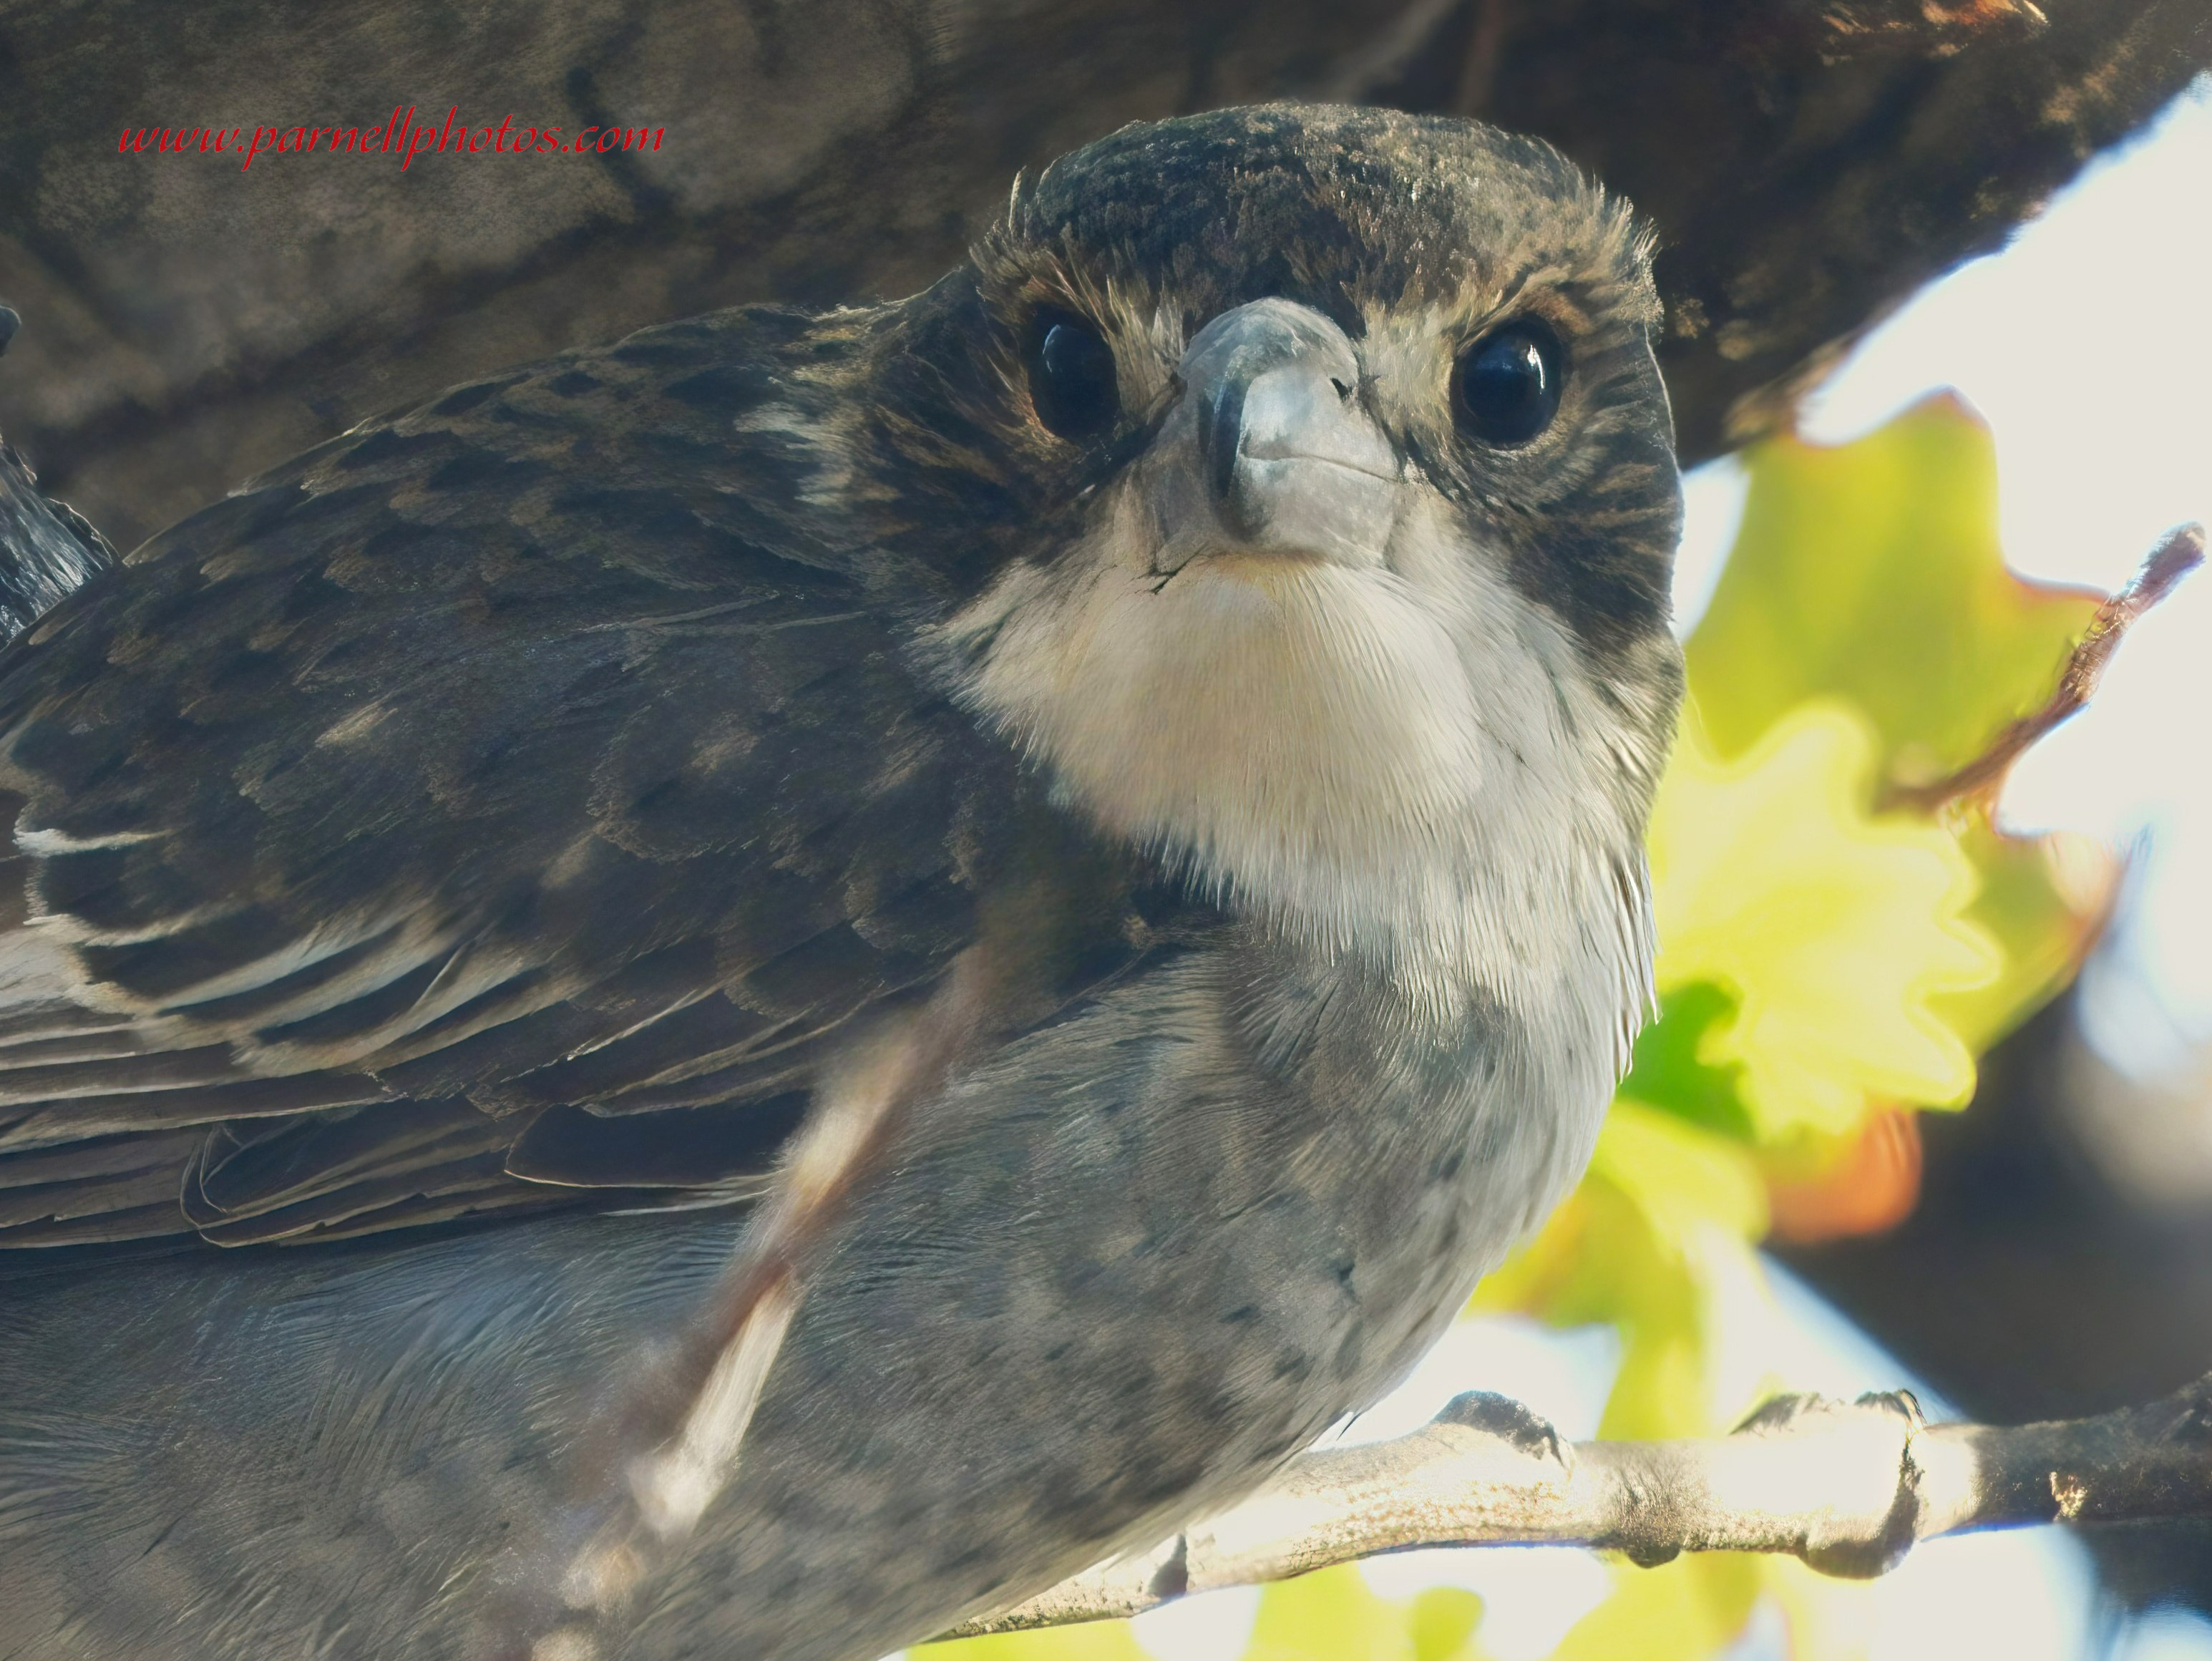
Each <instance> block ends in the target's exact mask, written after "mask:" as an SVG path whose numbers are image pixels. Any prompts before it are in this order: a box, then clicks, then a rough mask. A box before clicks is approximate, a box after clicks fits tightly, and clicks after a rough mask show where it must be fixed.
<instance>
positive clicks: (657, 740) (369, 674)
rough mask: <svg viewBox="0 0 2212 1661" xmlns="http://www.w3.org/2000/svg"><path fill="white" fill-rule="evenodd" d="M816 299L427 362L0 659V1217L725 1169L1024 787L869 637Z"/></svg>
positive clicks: (877, 627)
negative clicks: (838, 493)
mask: <svg viewBox="0 0 2212 1661" xmlns="http://www.w3.org/2000/svg"><path fill="white" fill-rule="evenodd" d="M852 318H853V314H849V313H848V314H844V316H843V317H842V318H841V319H837V320H836V332H834V333H825V332H823V326H818V325H817V324H815V323H813V322H811V321H810V320H809V319H803V318H799V317H797V316H793V315H788V314H783V313H728V314H723V315H721V316H719V317H715V318H709V319H699V320H696V321H695V322H691V323H688V324H683V325H675V326H669V327H667V328H665V329H659V330H653V331H648V332H646V333H645V334H642V335H639V336H635V337H633V338H630V339H629V340H628V341H626V342H623V343H622V344H618V345H617V346H615V347H612V348H609V349H606V350H601V351H598V352H594V353H584V354H577V355H574V356H570V357H568V358H564V359H562V360H558V361H556V362H552V363H550V364H547V365H543V366H539V367H538V368H534V369H532V370H529V371H526V372H519V373H517V374H512V375H509V376H506V377H503V378H501V379H498V380H492V381H487V382H484V383H481V384H479V385H476V386H467V387H464V388H461V389H459V391H456V392H452V393H449V394H447V395H445V396H444V397H442V398H441V399H437V400H435V401H433V402H431V403H429V404H427V405H423V406H422V407H421V408H419V409H416V410H414V411H408V412H406V413H404V414H403V415H400V416H398V417H392V418H390V419H387V420H386V421H383V422H380V423H374V424H373V425H371V426H369V427H368V428H365V429H360V430H357V431H356V432H354V433H351V434H349V435H346V436H345V437H344V438H342V439H340V440H337V441H334V442H333V443H331V444H330V445H327V446H325V447H322V448H321V449H319V450H318V451H314V452H311V453H308V454H307V455H306V456H303V457H301V459H298V460H297V461H295V462H294V463H292V464H291V465H288V466H287V467H285V468H283V469H282V470H281V471H279V472H276V473H275V474H273V475H271V476H270V477H269V478H265V479H264V480H262V481H259V482H258V483H257V484H255V485H254V486H252V487H251V488H249V489H248V490H245V491H244V492H242V493H241V494H239V495H237V496H232V497H231V498H229V499H228V500H227V501H225V502H221V503H220V504H218V505H216V506H215V507H213V508H209V509H207V510H206V511H204V512H203V513H201V514H197V515H195V516H194V517H193V518H191V519H190V520H185V522H184V523H182V524H180V525H179V526H176V527H175V528H174V529H173V530H172V531H170V532H166V533H165V534H163V535H162V536H161V537H159V538H155V541H153V542H152V543H149V545H147V546H146V547H144V548H143V549H141V550H139V551H138V552H137V553H136V554H135V555H133V556H132V557H131V558H130V559H129V560H127V561H126V562H125V564H124V565H123V567H122V568H121V569H118V570H114V571H111V572H108V573H106V574H104V575H101V576H100V577H98V578H96V579H95V580H94V581H92V582H91V583H90V584H88V586H87V587H85V588H84V589H82V591H80V592H79V593H76V594H75V595H73V596H71V597H70V599H66V600H64V601H63V602H62V604H61V605H59V606H58V607H57V608H56V609H55V610H54V611H52V612H51V613H50V614H49V615H47V616H46V618H43V619H42V620H41V621H40V623H39V624H37V626H36V627H34V628H33V629H32V630H30V631H29V632H28V633H27V634H26V635H25V636H22V637H21V638H20V639H19V640H17V641H16V642H14V643H13V645H11V646H10V647H9V648H7V650H6V651H5V653H4V654H0V785H4V787H5V788H6V789H7V790H9V791H10V792H12V793H13V796H12V800H11V801H10V802H9V803H0V809H4V808H6V807H9V806H12V808H13V811H12V812H10V813H9V821H10V822H11V823H12V824H13V827H14V831H15V837H14V849H13V857H12V858H11V859H9V861H7V862H6V863H5V866H4V867H0V876H4V885H5V891H6V902H5V903H6V904H7V905H9V907H10V908H12V909H11V910H9V913H8V914H7V915H6V916H4V917H0V1244H11V1243H12V1244H70V1243H74V1242H79V1241H88V1240H105V1239H116V1238H129V1237H132V1236H143V1235H148V1234H158V1233H163V1232H180V1231H183V1230H186V1229H197V1231H199V1232H201V1233H203V1234H204V1235H206V1236H207V1237H208V1238H211V1239H216V1240H219V1241H224V1242H230V1243H240V1242H246V1241H255V1240H264V1239H278V1238H282V1239H308V1238H313V1239H325V1238H334V1237H337V1236H339V1235H343V1234H347V1233H354V1232H362V1231H366V1230H370V1229H377V1228H385V1227H391V1226H398V1225H400V1224H403V1223H412V1222H416V1221H422V1220H435V1219H439V1218H445V1217H451V1216H453V1215H457V1214H462V1213H467V1212H478V1211H485V1210H492V1209H498V1208H532V1207H539V1206H544V1205H547V1204H550V1203H558V1202H562V1200H563V1199H564V1198H572V1197H573V1196H574V1192H575V1189H576V1187H579V1186H580V1187H589V1188H595V1189H624V1190H627V1189H653V1190H665V1189H671V1188H675V1189H695V1188H697V1187H699V1186H701V1185H705V1184H717V1183H720V1184H730V1183H737V1184H738V1185H739V1186H742V1184H743V1183H744V1181H745V1180H746V1179H747V1178H748V1177H757V1176H758V1175H759V1174H760V1173H762V1172H763V1171H766V1170H767V1169H768V1168H769V1164H770V1162H771V1161H772V1159H773V1157H774V1153H775V1148H776V1147H777V1145H778V1144H779V1143H780V1142H781V1140H782V1138H783V1137H784V1135H786V1134H787V1132H788V1131H789V1130H790V1129H791V1128H792V1126H793V1124H794V1123H795V1122H796V1120H797V1118H798V1116H799V1113H800V1112H801V1111H802V1110H803V1107H804V1104H805V1088H806V1084H807V1080H808V1078H809V1075H810V1069H811V1066H812V1064H813V1062H815V1060H816V1058H817V1056H819V1054H820V1053H821V1050H822V1049H823V1045H824V1044H826V1043H833V1042H835V1041H836V1036H837V1035H838V1034H839V1033H840V1032H841V1031H844V1030H848V1027H849V1024H850V1023H852V1022H853V1021H854V1019H855V1018H856V1017H859V1016H860V1015H861V1014H863V1013H865V1012H866V1011H868V1010H869V1009H871V1008H872V1007H874V1006H877V1005H878V1004H880V1003H882V1002H884V1001H885V1000H887V999H892V998H896V997H897V996H899V995H901V994H902V993H903V992H906V991H908V989H915V988H917V987H919V986H920V985H921V983H924V982H927V980H929V979H930V978H931V977H933V975H935V974H936V973H937V972H938V971H939V970H940V969H941V968H942V967H943V966H944V965H945V963H946V962H947V961H948V960H949V958H951V955H952V954H953V953H955V952H957V951H958V950H959V948H960V947H961V946H962V945H963V943H964V942H965V941H966V940H968V938H969V931H970V927H971V920H972V912H973V907H974V902H975V896H976V894H977V891H978V890H979V888H980V887H981V885H984V884H986V883H987V882H988V881H989V879H990V877H991V874H992V872H993V871H994V868H996V867H998V866H999V865H1000V864H1001V863H1002V862H1003V861H1004V860H1005V859H1006V857H1007V850H1008V849H1009V847H1010V846H1011V845H1012V843H1013V842H1014V841H1015V840H1016V839H1017V838H1018V835H1019V834H1020V833H1019V832H1018V831H1017V829H1016V826H1017V824H1018V823H1020V822H1021V821H1022V816H1023V815H1024V813H1026V812H1031V811H1032V810H1031V808H1030V807H1029V806H1025V795H1024V793H1025V791H1026V790H1027V789H1028V787H1027V786H1026V785H1024V782H1023V781H1022V780H1021V778H1020V776H1019V775H1018V770H1017V769H1016V768H1015V767H1014V765H1013V764H1012V760H1011V758H1010V757H1007V756H1006V755H1005V754H1003V753H1001V752H1000V750H999V749H998V747H997V746H995V745H991V744H989V743H987V742H986V741H985V740H983V739H981V737H979V735H978V734H977V733H975V731H974V730H973V729H972V728H971V727H970V726H969V723H968V721H966V720H965V718H964V717H963V716H962V715H960V714H959V713H958V712H957V711H956V710H954V709H951V708H950V707H948V706H947V705H946V704H945V703H944V702H943V701H942V700H941V699H939V697H936V696H934V695H933V693H932V692H931V691H929V690H928V689H927V687H926V686H925V685H924V684H922V683H921V681H920V680H919V679H918V678H916V677H915V675H914V674H913V673H912V672H910V671H909V669H908V665H907V661H906V658H905V656H904V653H903V648H902V639H903V637H904V634H905V632H906V630H908V628H909V627H910V626H911V624H912V622H913V620H914V619H915V618H918V617H921V616H923V615H925V614H927V612H928V611H929V610H930V609H931V607H932V606H933V605H935V604H936V602H937V600H938V599H939V596H938V595H937V594H936V593H934V592H933V588H932V586H931V585H932V582H933V577H932V576H931V575H930V574H929V573H927V571H919V570H913V569H900V568H899V567H898V566H896V564H895V563H893V562H891V561H890V559H889V558H888V557H886V556H884V555H882V554H881V553H879V552H877V551H875V550H876V548H877V546H878V544H877V543H875V542H874V541H872V538H871V536H870V534H869V526H867V524H866V523H865V522H864V521H863V520H861V519H860V518H859V517H857V516H855V515H853V514H846V513H845V512H844V511H843V510H842V509H841V508H839V507H838V506H837V504H836V502H835V501H834V499H832V498H831V497H829V496H828V495H826V494H825V491H824V488H823V484H822V481H821V479H820V478H819V477H818V468H819V465H820V456H821V453H820V452H819V450H818V449H817V448H815V447H813V446H812V443H811V440H810V439H809V436H808V434H809V431H810V429H811V423H821V422H826V421H829V420H832V419H833V418H834V416H835V408H834V405H835V400H836V399H840V398H849V397H853V396H857V395H859V394H858V393H856V392H854V391H853V390H852V388H851V386H850V385H849V381H850V377H849V376H848V377H847V380H846V382H845V383H841V382H840V380H839V375H840V374H841V373H842V368H841V366H842V365H843V364H844V363H845V362H846V361H847V360H848V359H849V358H852V357H853V356H854V355H855V354H857V353H859V352H860V350H862V348H863V347H864V346H865V344H866V331H865V329H864V328H861V327H860V326H857V325H855V324H854V322H853V321H852ZM802 360H803V361H804V362H805V364H806V365H807V366H808V372H807V374H806V376H805V377H804V380H805V386H803V387H801V386H795V385H794V383H793V377H792V376H791V374H790V373H789V371H790V368H791V365H792V364H793V363H794V362H799V361H802ZM810 400H811V401H810ZM1111 955H1112V954H1111V953H1110V952H1109V953H1108V954H1106V957H1105V958H1098V959H1097V966H1101V967H1103V966H1105V965H1107V964H1108V960H1109V959H1110V958H1111Z"/></svg>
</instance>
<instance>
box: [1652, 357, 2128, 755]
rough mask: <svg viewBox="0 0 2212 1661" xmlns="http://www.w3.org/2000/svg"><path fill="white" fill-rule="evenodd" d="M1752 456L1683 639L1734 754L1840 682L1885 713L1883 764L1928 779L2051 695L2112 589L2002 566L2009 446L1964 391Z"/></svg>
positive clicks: (1715, 730)
mask: <svg viewBox="0 0 2212 1661" xmlns="http://www.w3.org/2000/svg"><path fill="white" fill-rule="evenodd" d="M1745 459H1746V464H1747V466H1748V467H1749V469H1750V472H1751V489H1750V494H1749V496H1747V498H1746V500H1745V503H1744V513H1743V523H1742V527H1741V530H1740V531H1739V532H1738V533H1737V537H1736V542H1735V548H1734V549H1733V550H1731V551H1730V552H1729V559H1728V564H1727V567H1726V569H1724V570H1723V573H1722V575H1721V581H1720V585H1719V587H1717V589H1716V590H1715V591H1714V594H1713V599H1712V603H1711V605H1710V606H1709V607H1708V608H1707V610H1706V611H1705V617H1704V618H1703V619H1702V620H1701V621H1700V622H1699V625H1698V628H1697V631H1696V633H1694V634H1693V635H1692V636H1691V637H1690V642H1689V645H1688V648H1687V656H1688V660H1689V668H1690V684H1691V687H1692V691H1695V693H1696V694H1697V697H1698V699H1699V704H1700V705H1701V707H1702V708H1703V709H1704V711H1705V723H1706V730H1707V731H1708V733H1710V734H1711V738H1712V741H1713V744H1714V746H1715V748H1716V749H1717V751H1719V752H1720V754H1721V755H1722V756H1723V757H1734V756H1736V755H1740V754H1741V753H1742V751H1745V750H1747V749H1748V748H1749V747H1750V746H1751V745H1753V744H1754V743H1756V742H1757V741H1758V739H1759V736H1760V734H1762V733H1765V731H1766V730H1767V728H1769V727H1771V726H1772V725H1773V724H1774V723H1775V722H1776V721H1779V720H1781V719H1782V718H1783V717H1784V715H1787V714H1788V713H1789V712H1790V710H1792V709H1796V707H1797V706H1798V705H1800V704H1802V703H1805V702H1806V701H1807V700H1808V699H1812V698H1820V697H1841V698H1845V699H1848V700H1849V701H1850V703H1853V704H1855V705H1857V707H1858V708H1859V709H1861V710H1863V711H1864V712H1865V714H1866V715H1867V716H1868V718H1869V720H1870V721H1872V722H1873V724H1874V727H1875V731H1876V733H1878V734H1879V739H1880V764H1881V773H1882V776H1884V777H1885V778H1887V779H1895V780H1901V781H1905V782H1925V781H1927V780H1929V779H1933V778H1936V777H1938V776H1941V775H1942V774H1943V773H1946V772H1948V771H1949V770H1952V769H1953V768H1955V767H1958V766H1960V765H1961V764H1964V763H1966V762H1967V761H1970V760H1972V758H1973V757H1975V756H1977V755H1978V754H1980V753H1981V751H1983V750H1984V748H1986V747H1987V745H1988V744H1989V742H1990V739H1992V738H1993V737H1995V735H1996V733H1997V732H1998V731H1999V730H2000V729H2001V728H2002V727H2003V726H2004V725H2005V723H2006V722H2007V721H2011V720H2012V719H2013V718H2015V716H2018V715H2024V714H2026V713H2027V711H2029V710H2031V709H2035V708H2037V707H2039V705H2041V704H2042V703H2043V702H2044V700H2045V698H2046V697H2048V696H2049V695H2050V692H2051V688H2052V686H2053V685H2054V684H2056V683H2057V677H2058V672H2059V670H2060V668H2061V667H2062V666H2063V664H2064V662H2065V660H2066V657H2067V654H2068V653H2069V650H2070V649H2071V648H2072V646H2073V644H2074V642H2075V641H2076V640H2078V639H2079V638H2080V637H2081V634H2082V632H2083V631H2084V630H2087V627H2088V625H2089V620H2090V618H2091V617H2092V616H2093V615H2094V613H2095V611H2096V608H2097V605H2098V601H2099V599H2100V597H2099V596H2098V595H2095V594H2093V593H2085V592H2083V591H2081V590H2079V589H2072V588H2060V587H2051V586H2048V585H2044V584H2037V583H2030V582H2027V581H2022V580H2021V578H2020V577H2018V576H2015V575H2013V573H2012V572H2010V571H2009V570H2008V569H2006V568H2005V564H2004V560H2003V557H2002V552H2001V551H2000V550H1999V547H1998V544H1997V512H1996V447H1995V446H1994V444H1993V443H1992V442H1991V441H1990V433H1989V429H1988V428H1987V427H1986V426H1984V424H1983V423H1982V422H1981V420H1980V419H1979V418H1978V417H1976V416H1975V415H1974V414H1973V413H1972V411H1969V410H1968V409H1967V408H1966V406H1965V405H1962V404H1960V402H1959V400H1958V399H1956V398H1954V397H1952V396H1950V395H1948V394H1941V395H1938V396H1936V397H1934V398H1930V399H1928V400H1927V401H1925V402H1924V403H1922V404H1920V405H1916V406H1915V407H1914V408H1912V409H1911V410H1908V411H1905V413H1904V414H1903V415H1901V416H1899V417H1897V419H1895V420H1894V421H1892V422H1891V423H1888V424H1887V426H1885V427H1883V428H1882V429H1881V430H1880V431H1878V432H1875V433H1873V434H1871V435H1869V436H1867V437H1865V438H1863V439H1861V440H1859V441H1857V442H1856V443H1851V444H1845V445H1838V446H1833V447H1831V446H1825V445H1817V444H1808V443H1805V442H1803V441H1800V440H1797V439H1793V438H1782V439H1776V440H1771V441H1768V442H1766V443H1765V444H1761V445H1759V447H1756V448H1755V449H1753V450H1752V451H1750V452H1748V453H1747V456H1746V458H1745Z"/></svg>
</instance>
